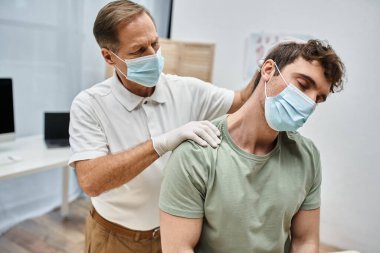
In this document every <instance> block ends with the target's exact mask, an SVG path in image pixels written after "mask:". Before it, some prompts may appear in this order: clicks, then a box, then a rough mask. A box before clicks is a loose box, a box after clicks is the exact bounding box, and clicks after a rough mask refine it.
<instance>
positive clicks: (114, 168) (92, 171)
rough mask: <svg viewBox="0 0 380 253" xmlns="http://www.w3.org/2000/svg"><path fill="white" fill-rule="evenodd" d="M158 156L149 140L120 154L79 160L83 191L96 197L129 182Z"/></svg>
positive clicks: (78, 166)
mask: <svg viewBox="0 0 380 253" xmlns="http://www.w3.org/2000/svg"><path fill="white" fill-rule="evenodd" d="M158 158H159V156H158V154H157V152H156V151H155V149H154V148H153V144H152V141H151V140H149V141H146V142H144V143H142V144H140V145H138V146H136V147H134V148H132V149H129V150H127V151H124V152H121V153H119V154H114V155H106V156H102V157H98V158H95V159H91V160H83V161H78V162H76V163H75V168H76V172H77V177H78V181H79V184H80V186H81V187H82V189H83V191H84V192H85V193H86V194H87V195H89V196H91V197H95V196H98V195H99V194H101V193H103V192H105V191H108V190H111V189H113V188H116V187H119V186H121V185H123V184H125V183H127V182H128V181H130V180H131V179H133V178H134V177H136V176H137V175H138V174H140V173H141V172H142V171H143V170H144V169H145V168H147V167H148V166H149V165H151V164H152V163H153V162H154V161H155V160H157V159H158Z"/></svg>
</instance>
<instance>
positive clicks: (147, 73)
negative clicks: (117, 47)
mask: <svg viewBox="0 0 380 253" xmlns="http://www.w3.org/2000/svg"><path fill="white" fill-rule="evenodd" d="M112 53H113V52H112ZM113 54H114V55H115V56H116V57H117V58H119V59H120V60H122V59H121V58H120V57H119V56H117V55H116V54H115V53H113ZM122 61H124V62H125V64H126V65H127V73H126V74H124V73H123V72H121V71H120V69H119V68H118V67H117V66H116V65H115V68H116V69H117V70H118V71H119V73H121V74H122V75H123V76H124V77H125V78H126V79H128V80H130V81H132V82H136V83H138V84H141V85H143V86H145V87H154V86H156V84H157V82H158V80H159V79H160V75H161V72H162V69H163V68H164V57H163V56H162V55H161V50H160V49H159V50H158V51H157V53H156V54H153V55H147V56H143V57H139V58H135V59H126V60H122Z"/></svg>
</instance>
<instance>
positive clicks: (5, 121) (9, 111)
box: [0, 78, 15, 142]
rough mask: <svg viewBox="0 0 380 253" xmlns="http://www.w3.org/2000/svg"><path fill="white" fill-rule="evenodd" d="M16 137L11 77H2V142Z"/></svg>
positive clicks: (0, 90) (0, 93)
mask: <svg viewBox="0 0 380 253" xmlns="http://www.w3.org/2000/svg"><path fill="white" fill-rule="evenodd" d="M14 138H15V121H14V111H13V89H12V79H11V78H0V142H4V141H10V140H13V139H14Z"/></svg>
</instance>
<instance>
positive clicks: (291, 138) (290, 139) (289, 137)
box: [283, 132, 319, 154]
mask: <svg viewBox="0 0 380 253" xmlns="http://www.w3.org/2000/svg"><path fill="white" fill-rule="evenodd" d="M283 134H284V138H283V139H284V141H285V142H286V143H293V144H294V145H297V146H298V147H299V148H301V149H303V150H305V151H309V152H312V153H318V154H319V151H318V148H317V147H316V146H315V144H314V142H313V141H312V140H311V139H309V138H307V137H305V136H302V135H301V134H300V133H299V132H284V133H283Z"/></svg>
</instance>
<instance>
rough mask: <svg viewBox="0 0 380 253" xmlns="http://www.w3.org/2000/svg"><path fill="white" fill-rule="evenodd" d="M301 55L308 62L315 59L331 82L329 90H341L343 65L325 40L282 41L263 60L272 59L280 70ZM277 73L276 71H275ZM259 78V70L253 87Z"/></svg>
mask: <svg viewBox="0 0 380 253" xmlns="http://www.w3.org/2000/svg"><path fill="white" fill-rule="evenodd" d="M300 56H301V57H302V58H303V59H305V60H306V61H308V62H311V61H317V62H319V64H320V65H321V66H322V68H323V70H324V75H325V78H326V79H327V80H328V81H329V82H331V88H330V92H332V93H334V92H339V91H341V90H343V83H344V76H345V66H344V64H343V62H342V61H341V59H340V58H339V56H338V55H337V54H336V53H335V51H334V49H333V48H332V47H331V46H330V45H329V44H328V42H326V41H321V40H315V39H313V40H309V41H307V42H306V43H299V42H284V43H280V44H279V45H277V46H275V47H274V48H273V49H272V50H271V51H270V52H269V53H268V55H267V56H266V57H265V60H264V62H265V61H266V60H268V59H272V60H273V61H274V62H276V64H277V66H278V68H279V69H280V70H282V69H283V68H284V67H285V66H287V65H289V64H291V63H293V62H294V61H295V60H296V59H297V58H298V57H300ZM275 75H278V71H277V70H276V71H275ZM260 79H261V72H260V71H259V72H258V74H257V75H256V76H255V77H254V80H253V82H254V88H256V87H257V85H258V84H259V81H260Z"/></svg>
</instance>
